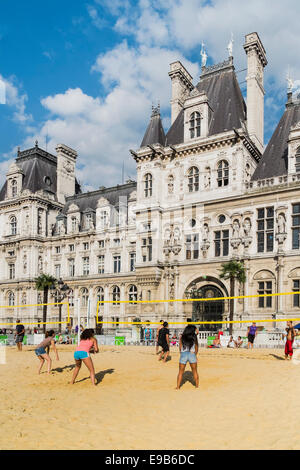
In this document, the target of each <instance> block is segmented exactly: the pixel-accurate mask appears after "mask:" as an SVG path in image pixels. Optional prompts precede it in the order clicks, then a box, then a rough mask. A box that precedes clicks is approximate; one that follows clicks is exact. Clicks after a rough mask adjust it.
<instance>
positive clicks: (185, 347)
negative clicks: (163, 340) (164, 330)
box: [176, 325, 199, 390]
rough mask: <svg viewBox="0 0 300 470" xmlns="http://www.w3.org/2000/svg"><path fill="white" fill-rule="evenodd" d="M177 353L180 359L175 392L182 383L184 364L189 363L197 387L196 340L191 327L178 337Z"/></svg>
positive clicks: (193, 329)
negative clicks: (178, 352)
mask: <svg viewBox="0 0 300 470" xmlns="http://www.w3.org/2000/svg"><path fill="white" fill-rule="evenodd" d="M179 351H180V359H179V372H178V376H177V387H176V390H179V389H180V385H181V382H182V377H183V373H184V371H185V366H186V363H187V362H189V363H190V366H191V369H192V373H193V377H194V381H195V387H196V388H198V387H199V376H198V371H197V354H198V340H197V336H196V334H195V328H194V326H193V325H188V326H187V327H186V328H185V329H184V331H183V333H182V336H181V337H180V341H179Z"/></svg>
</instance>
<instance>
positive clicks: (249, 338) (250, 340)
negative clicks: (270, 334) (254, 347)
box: [248, 335, 255, 344]
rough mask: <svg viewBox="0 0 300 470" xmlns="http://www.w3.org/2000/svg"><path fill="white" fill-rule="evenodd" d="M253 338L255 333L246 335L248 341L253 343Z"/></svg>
mask: <svg viewBox="0 0 300 470" xmlns="http://www.w3.org/2000/svg"><path fill="white" fill-rule="evenodd" d="M254 339H255V335H248V341H249V343H251V344H253V343H254Z"/></svg>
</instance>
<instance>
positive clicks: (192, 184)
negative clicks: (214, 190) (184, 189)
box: [188, 166, 199, 193]
mask: <svg viewBox="0 0 300 470" xmlns="http://www.w3.org/2000/svg"><path fill="white" fill-rule="evenodd" d="M188 185H189V192H190V193H192V192H194V191H199V170H198V168H197V167H196V166H192V167H191V168H190V169H189V171H188Z"/></svg>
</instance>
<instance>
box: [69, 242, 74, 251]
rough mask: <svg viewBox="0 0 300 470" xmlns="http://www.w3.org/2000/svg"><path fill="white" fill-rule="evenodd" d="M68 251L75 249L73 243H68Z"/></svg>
mask: <svg viewBox="0 0 300 470" xmlns="http://www.w3.org/2000/svg"><path fill="white" fill-rule="evenodd" d="M69 251H70V252H73V251H75V246H74V245H73V243H72V245H69Z"/></svg>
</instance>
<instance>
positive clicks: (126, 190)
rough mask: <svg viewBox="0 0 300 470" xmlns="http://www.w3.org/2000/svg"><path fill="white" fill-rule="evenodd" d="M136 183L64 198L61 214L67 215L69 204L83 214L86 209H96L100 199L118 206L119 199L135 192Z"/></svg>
mask: <svg viewBox="0 0 300 470" xmlns="http://www.w3.org/2000/svg"><path fill="white" fill-rule="evenodd" d="M136 186H137V185H136V182H135V181H132V182H130V183H126V184H122V185H117V186H113V187H111V188H104V189H98V190H96V191H90V192H88V193H82V194H78V195H75V196H69V197H67V198H66V204H65V206H64V208H63V213H65V214H66V213H67V212H68V210H69V207H70V205H71V204H76V205H77V206H78V207H79V211H80V212H84V211H85V210H86V209H89V208H90V209H92V210H96V209H97V204H98V201H99V199H100V198H102V197H103V198H105V199H107V200H108V201H109V203H110V204H111V205H112V206H114V207H118V206H119V202H120V201H119V198H121V197H127V198H129V196H130V194H131V193H132V192H133V191H135V190H136Z"/></svg>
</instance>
